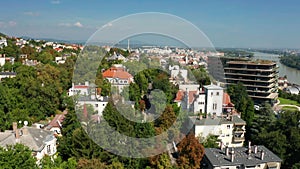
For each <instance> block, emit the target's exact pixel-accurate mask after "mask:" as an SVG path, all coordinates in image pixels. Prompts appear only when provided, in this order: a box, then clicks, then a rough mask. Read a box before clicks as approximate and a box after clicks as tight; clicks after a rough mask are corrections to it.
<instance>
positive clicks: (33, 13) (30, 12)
mask: <svg viewBox="0 0 300 169" xmlns="http://www.w3.org/2000/svg"><path fill="white" fill-rule="evenodd" d="M24 15H28V16H39V15H40V14H39V13H38V12H32V11H28V12H24Z"/></svg>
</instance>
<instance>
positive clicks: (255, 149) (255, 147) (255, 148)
mask: <svg viewBox="0 0 300 169" xmlns="http://www.w3.org/2000/svg"><path fill="white" fill-rule="evenodd" d="M254 153H255V154H256V153H257V145H255V146H254Z"/></svg>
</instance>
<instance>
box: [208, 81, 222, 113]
mask: <svg viewBox="0 0 300 169" xmlns="http://www.w3.org/2000/svg"><path fill="white" fill-rule="evenodd" d="M223 90H224V89H223V88H222V87H220V86H218V85H214V84H211V85H207V86H204V92H205V94H206V109H205V112H206V113H209V114H216V115H217V116H220V115H222V112H223V107H222V106H223Z"/></svg>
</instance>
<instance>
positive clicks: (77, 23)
mask: <svg viewBox="0 0 300 169" xmlns="http://www.w3.org/2000/svg"><path fill="white" fill-rule="evenodd" d="M74 26H76V27H79V28H82V27H83V25H82V24H81V23H80V22H76V23H74Z"/></svg>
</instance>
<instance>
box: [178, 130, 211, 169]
mask: <svg viewBox="0 0 300 169" xmlns="http://www.w3.org/2000/svg"><path fill="white" fill-rule="evenodd" d="M177 148H178V156H179V157H178V159H177V163H178V166H179V167H180V168H194V169H196V168H200V162H201V160H202V158H203V156H204V151H205V150H204V147H203V145H202V144H200V143H199V141H198V139H197V138H196V137H195V136H194V134H193V133H189V134H188V135H187V136H186V137H185V138H184V139H183V140H182V141H181V142H180V143H179V144H178V146H177Z"/></svg>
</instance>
